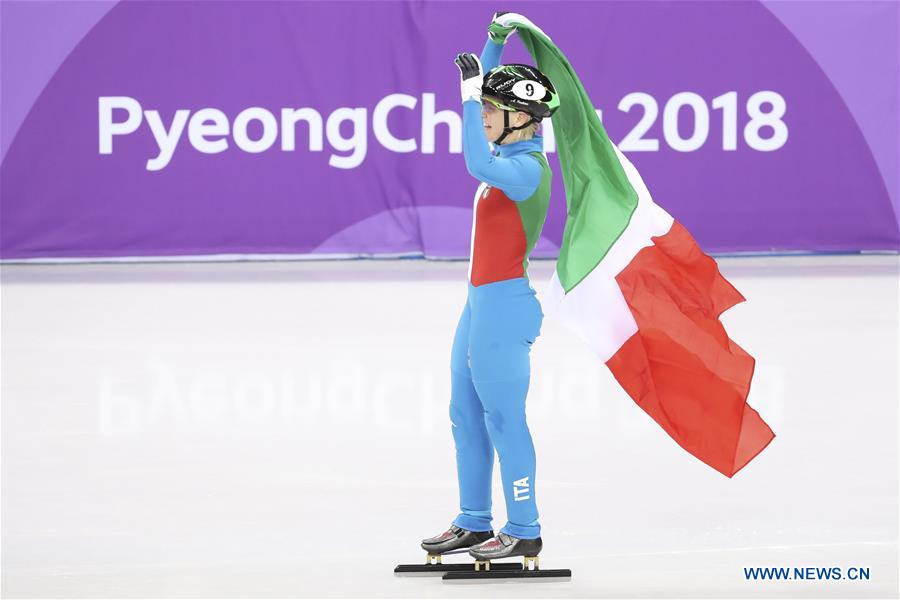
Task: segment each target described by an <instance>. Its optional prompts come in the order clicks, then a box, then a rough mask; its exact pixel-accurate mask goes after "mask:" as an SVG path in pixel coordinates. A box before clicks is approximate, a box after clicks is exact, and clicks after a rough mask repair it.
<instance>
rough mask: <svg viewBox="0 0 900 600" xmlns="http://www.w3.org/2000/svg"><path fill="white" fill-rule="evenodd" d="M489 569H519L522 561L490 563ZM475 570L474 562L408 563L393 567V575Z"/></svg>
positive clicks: (411, 575) (420, 574) (424, 575)
mask: <svg viewBox="0 0 900 600" xmlns="http://www.w3.org/2000/svg"><path fill="white" fill-rule="evenodd" d="M491 569H496V570H498V571H502V572H504V573H505V572H507V571H521V570H522V563H517V562H516V563H491ZM474 572H475V563H457V564H442V563H438V564H436V565H435V564H431V565H423V564H410V565H397V566H396V567H394V575H396V576H398V577H433V576H438V575H445V574H451V573H453V574H466V573H474Z"/></svg>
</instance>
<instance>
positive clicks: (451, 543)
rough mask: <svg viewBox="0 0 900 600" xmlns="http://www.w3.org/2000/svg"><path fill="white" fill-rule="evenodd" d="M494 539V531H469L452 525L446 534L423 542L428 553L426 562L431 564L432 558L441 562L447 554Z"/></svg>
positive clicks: (423, 546)
mask: <svg viewBox="0 0 900 600" xmlns="http://www.w3.org/2000/svg"><path fill="white" fill-rule="evenodd" d="M493 537H494V532H493V530H491V531H469V530H467V529H463V528H462V527H457V526H456V525H450V529H448V530H447V531H445V532H444V533H441V534H438V535H436V536H434V537H430V538H428V539H425V540H422V549H423V550H425V551H426V552H427V553H428V556H427V557H426V562H431V559H432V558H436V559H437V561H438V562H440V558H441V556H440V555H441V554H443V553H445V552H451V551H453V550H459V549H460V548H469V547H471V546H474V545H476V544H480V543H482V542H484V541H487V540H490V539H491V538H493Z"/></svg>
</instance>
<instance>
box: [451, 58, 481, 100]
mask: <svg viewBox="0 0 900 600" xmlns="http://www.w3.org/2000/svg"><path fill="white" fill-rule="evenodd" d="M454 62H455V63H456V66H457V67H459V77H460V83H459V90H460V93H461V94H462V101H463V102H465V101H466V100H477V101H478V102H481V84H482V83H483V81H484V74H483V73H482V71H481V61H480V60H478V57H477V56H475V55H474V54H472V53H470V52H464V53H463V54H457V55H456V60H455V61H454Z"/></svg>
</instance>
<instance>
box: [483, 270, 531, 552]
mask: <svg viewBox="0 0 900 600" xmlns="http://www.w3.org/2000/svg"><path fill="white" fill-rule="evenodd" d="M473 305H474V306H473V317H472V324H471V327H472V330H473V334H472V338H471V341H470V354H471V368H472V379H473V383H474V386H475V389H476V391H477V393H478V397H479V399H480V400H481V403H482V405H483V406H484V409H485V424H486V426H487V429H488V433H489V435H490V438H491V441H492V443H493V445H494V447H495V448H496V450H497V453H498V454H499V455H500V472H501V475H502V478H503V494H504V497H505V499H506V512H507V516H508V522H507V524H506V526H504V527H503V529H501V531H503V532H504V533H507V534H508V535H511V536H514V537H517V538H521V539H534V538H537V537H539V536H540V531H541V528H540V523H539V522H538V510H537V503H536V498H535V452H534V444H533V442H532V439H531V432H530V431H529V429H528V424H527V422H526V419H525V399H526V396H527V395H528V386H529V382H530V376H531V365H530V356H529V354H530V351H531V345H532V344H533V343H534V341H535V339H536V338H537V336H538V335H539V334H540V326H541V321H542V319H543V313H542V312H541V309H540V304H539V303H538V301H537V298H536V297H535V296H534V290H533V289H531V287H530V285H529V284H528V282H527V280H525V279H516V280H508V281H502V282H497V283H492V284H486V285H484V286H479V287H478V288H476V297H475V299H474V300H473Z"/></svg>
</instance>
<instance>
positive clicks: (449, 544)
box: [394, 525, 522, 575]
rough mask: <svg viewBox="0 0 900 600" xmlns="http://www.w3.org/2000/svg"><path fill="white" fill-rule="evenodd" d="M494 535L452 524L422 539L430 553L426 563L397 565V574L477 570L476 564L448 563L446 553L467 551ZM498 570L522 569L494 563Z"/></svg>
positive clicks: (517, 566) (491, 532) (430, 573)
mask: <svg viewBox="0 0 900 600" xmlns="http://www.w3.org/2000/svg"><path fill="white" fill-rule="evenodd" d="M493 536H494V532H493V531H469V530H467V529H463V528H461V527H457V526H456V525H450V529H448V530H447V531H445V532H444V533H442V534H440V535H436V536H434V537H430V538H428V539H427V540H422V549H424V550H425V551H426V552H427V553H428V555H427V556H426V557H425V564H424V565H423V564H418V565H410V564H406V565H397V567H396V568H395V569H394V574H395V575H432V574H433V575H443V574H445V573H454V572H455V573H466V572H471V571H474V570H475V565H474V564H471V563H469V564H458V563H457V564H447V563H444V562H443V561H442V558H443V556H442V555H444V554H460V553H463V554H464V553H465V552H466V549H468V548H469V547H470V546H473V545H475V544H478V543H481V542H484V541H486V540H489V539H491V538H492V537H493ZM492 566H493V567H494V569H495V570H496V571H499V572H502V571H507V570H513V571H521V570H522V565H521V564H519V563H494V564H493V565H492Z"/></svg>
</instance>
